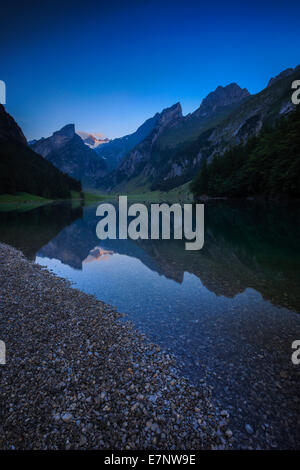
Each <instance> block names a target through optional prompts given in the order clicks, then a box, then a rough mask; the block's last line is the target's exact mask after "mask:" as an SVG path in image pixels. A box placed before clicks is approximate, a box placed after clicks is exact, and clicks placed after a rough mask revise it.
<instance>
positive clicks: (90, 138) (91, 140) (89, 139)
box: [76, 131, 110, 149]
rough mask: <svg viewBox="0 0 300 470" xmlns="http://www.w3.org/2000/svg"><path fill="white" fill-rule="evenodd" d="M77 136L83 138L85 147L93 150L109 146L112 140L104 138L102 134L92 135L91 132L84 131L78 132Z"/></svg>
mask: <svg viewBox="0 0 300 470" xmlns="http://www.w3.org/2000/svg"><path fill="white" fill-rule="evenodd" d="M76 134H78V135H79V137H81V138H82V140H83V142H84V143H85V145H87V146H88V147H90V148H91V149H96V148H97V147H99V145H102V144H107V143H108V142H110V139H108V138H107V137H104V136H103V135H102V134H91V133H89V132H84V131H76Z"/></svg>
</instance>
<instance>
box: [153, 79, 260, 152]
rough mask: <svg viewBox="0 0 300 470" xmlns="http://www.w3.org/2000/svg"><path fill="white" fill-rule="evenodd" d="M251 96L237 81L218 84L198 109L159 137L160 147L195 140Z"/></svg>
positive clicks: (173, 124) (169, 127) (176, 122)
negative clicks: (223, 84)
mask: <svg viewBox="0 0 300 470" xmlns="http://www.w3.org/2000/svg"><path fill="white" fill-rule="evenodd" d="M250 96H251V95H250V93H249V92H248V90H247V89H246V88H243V89H242V88H240V87H239V86H238V85H237V84H236V83H231V84H229V85H227V86H225V87H222V86H218V87H217V88H216V90H215V91H213V92H211V93H209V94H208V95H207V96H206V98H204V99H203V100H202V103H201V105H200V106H199V108H198V109H196V111H194V112H193V113H191V114H188V115H187V116H182V117H181V119H178V120H177V121H175V122H174V123H172V125H170V126H168V127H167V128H166V129H165V130H164V132H163V133H162V135H161V136H160V139H159V144H160V147H161V148H162V149H164V148H168V147H170V148H173V147H175V146H176V145H178V144H180V143H182V142H186V141H193V140H195V139H196V138H197V137H198V136H199V135H200V134H201V133H202V132H204V131H205V130H207V129H209V128H211V127H214V126H216V125H217V124H218V123H219V122H221V121H222V120H223V119H225V118H226V116H228V115H229V114H230V113H231V112H232V111H233V110H234V109H236V108H237V107H238V106H239V105H240V104H241V103H242V102H244V101H245V100H246V99H247V98H248V97H250Z"/></svg>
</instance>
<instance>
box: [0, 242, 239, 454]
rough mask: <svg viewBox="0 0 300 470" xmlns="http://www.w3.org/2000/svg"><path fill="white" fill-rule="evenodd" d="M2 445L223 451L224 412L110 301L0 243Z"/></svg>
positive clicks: (226, 434)
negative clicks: (3, 362) (3, 357)
mask: <svg viewBox="0 0 300 470" xmlns="http://www.w3.org/2000/svg"><path fill="white" fill-rule="evenodd" d="M0 286H1V287H0V289H1V307H0V331H1V337H0V339H1V340H3V341H4V342H5V344H6V365H5V366H0V376H1V395H2V403H3V406H2V410H1V412H0V413H1V414H0V417H1V420H0V423H1V424H0V429H1V433H0V449H110V450H134V449H151V450H152V449H160V450H162V449H169V450H178V449H180V450H185V449H186V450H188V449H193V450H196V449H225V448H231V447H232V443H233V438H232V437H231V436H232V433H231V431H230V429H229V428H228V414H227V412H226V411H222V412H219V411H218V410H216V409H214V407H213V406H212V404H211V400H210V396H209V395H210V390H209V388H208V387H206V386H205V385H204V386H203V388H202V389H201V390H199V389H197V390H196V389H195V388H194V387H193V386H191V385H190V384H189V383H188V382H187V380H185V379H184V378H183V377H181V376H180V374H179V372H178V371H177V369H176V364H175V361H174V359H173V358H172V357H171V356H170V355H169V354H166V353H164V352H162V351H161V350H160V348H159V347H158V346H156V345H154V344H152V343H151V342H150V341H148V340H147V338H145V336H144V335H143V334H141V333H140V332H138V331H137V330H135V329H134V327H133V325H132V324H130V323H129V322H123V321H122V322H120V321H118V318H120V317H121V315H120V314H119V313H118V312H116V310H115V309H114V308H112V307H111V306H109V305H107V304H105V303H103V302H101V301H99V300H97V299H96V298H95V297H94V296H92V295H88V294H85V293H83V292H81V291H79V290H78V289H75V288H73V287H71V286H70V283H69V282H68V281H66V280H64V279H62V278H59V277H57V276H56V275H54V274H53V273H50V272H49V271H47V270H46V269H45V268H43V267H41V266H39V265H37V264H35V263H34V262H32V261H29V260H28V259H26V258H25V256H24V255H23V254H22V253H21V252H20V251H18V250H16V249H15V248H12V247H10V246H9V245H5V244H1V243H0Z"/></svg>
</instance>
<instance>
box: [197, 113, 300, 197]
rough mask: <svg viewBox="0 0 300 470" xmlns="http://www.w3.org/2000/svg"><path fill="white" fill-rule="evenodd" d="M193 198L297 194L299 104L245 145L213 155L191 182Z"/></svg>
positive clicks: (299, 186) (299, 184) (299, 180)
mask: <svg viewBox="0 0 300 470" xmlns="http://www.w3.org/2000/svg"><path fill="white" fill-rule="evenodd" d="M191 190H192V192H193V194H194V196H195V197H196V198H198V197H199V196H202V195H204V194H206V195H208V196H218V197H219V196H221V197H224V196H228V197H250V196H266V197H272V198H278V197H280V196H284V197H293V198H299V197H300V108H297V109H296V111H294V112H293V113H291V114H290V115H289V116H288V117H287V118H282V119H281V120H280V121H279V122H278V123H277V124H276V125H275V126H274V127H265V128H264V129H263V130H262V131H261V132H260V134H259V135H258V136H257V137H253V138H251V139H249V140H248V142H247V143H246V144H245V145H240V146H236V147H233V148H232V149H230V150H229V151H227V152H226V153H225V154H224V155H223V156H219V155H216V156H215V157H214V159H213V161H212V162H211V163H210V164H209V165H208V164H207V162H206V160H204V162H203V164H202V169H201V171H200V173H199V174H198V176H197V177H196V178H195V179H194V181H193V182H192V184H191Z"/></svg>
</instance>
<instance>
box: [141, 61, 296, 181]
mask: <svg viewBox="0 0 300 470" xmlns="http://www.w3.org/2000/svg"><path fill="white" fill-rule="evenodd" d="M299 78H300V66H298V67H296V68H295V69H294V70H293V72H292V73H288V74H285V73H284V74H280V75H279V76H277V77H275V80H273V82H272V83H269V85H268V86H267V87H266V88H265V89H264V90H262V91H261V92H260V93H257V94H256V95H252V96H250V97H247V98H246V99H245V100H244V101H242V102H241V104H240V105H239V106H238V107H237V108H236V109H235V110H234V111H233V112H231V113H230V114H229V116H227V117H226V118H225V119H223V120H222V121H221V122H220V123H219V124H218V125H217V126H212V127H211V128H208V129H206V130H205V131H204V132H202V133H201V134H200V136H199V137H198V138H197V139H196V140H195V141H193V142H185V143H182V144H180V145H177V146H176V147H175V148H165V149H161V148H156V149H154V151H153V152H152V155H151V159H149V163H148V166H147V168H144V169H143V171H144V174H145V177H144V181H147V184H148V185H149V186H150V187H151V189H153V190H154V189H160V190H169V189H172V188H174V187H176V186H178V185H180V184H183V183H185V182H187V181H189V180H190V179H191V178H193V177H194V176H195V174H197V172H198V171H199V169H200V167H201V162H202V161H203V159H206V160H207V162H208V163H210V162H211V161H212V159H213V157H214V155H216V154H219V155H222V154H224V153H225V152H226V151H227V150H229V149H230V148H231V147H232V146H235V145H240V144H243V143H245V142H246V141H247V140H248V139H249V138H251V137H253V136H255V135H257V134H258V133H259V131H260V130H261V129H262V127H263V126H264V125H270V126H272V125H274V123H275V122H276V121H277V120H278V119H279V118H280V117H282V116H284V115H286V114H288V113H289V112H291V111H292V110H293V109H294V108H295V106H294V105H293V104H292V102H291V94H292V93H291V84H292V82H293V81H294V80H297V79H299ZM146 175H147V176H146Z"/></svg>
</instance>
